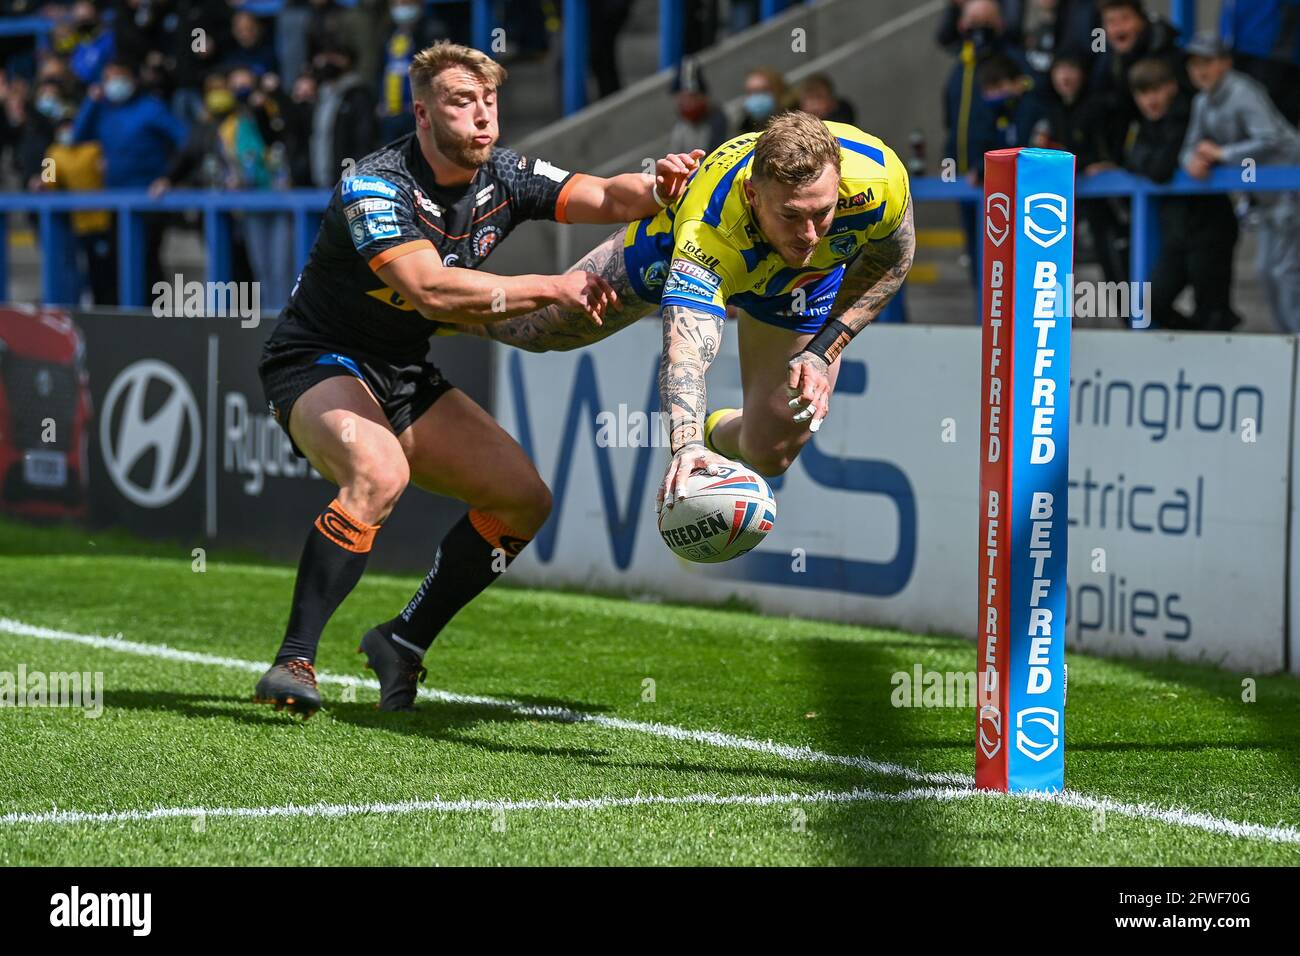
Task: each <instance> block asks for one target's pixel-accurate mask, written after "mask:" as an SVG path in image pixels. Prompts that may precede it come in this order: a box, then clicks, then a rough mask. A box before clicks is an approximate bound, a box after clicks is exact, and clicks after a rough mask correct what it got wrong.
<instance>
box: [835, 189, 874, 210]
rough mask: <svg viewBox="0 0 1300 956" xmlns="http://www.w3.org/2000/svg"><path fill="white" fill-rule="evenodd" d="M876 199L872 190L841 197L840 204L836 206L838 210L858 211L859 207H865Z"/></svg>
mask: <svg viewBox="0 0 1300 956" xmlns="http://www.w3.org/2000/svg"><path fill="white" fill-rule="evenodd" d="M873 198H874V197H873V196H872V193H871V190H870V189H868V190H867V191H866V192H864V193H854V194H853V195H852V196H841V197H840V200H839V202H837V203H836V204H835V206H836V208H838V209H857V208H858V207H859V206H865V205H866V204H867V203H869V202H871V200H872V199H873Z"/></svg>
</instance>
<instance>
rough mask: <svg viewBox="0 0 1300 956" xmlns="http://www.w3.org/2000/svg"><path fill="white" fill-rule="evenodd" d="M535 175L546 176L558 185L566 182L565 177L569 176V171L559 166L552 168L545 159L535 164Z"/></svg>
mask: <svg viewBox="0 0 1300 956" xmlns="http://www.w3.org/2000/svg"><path fill="white" fill-rule="evenodd" d="M533 175H534V176H545V177H546V178H547V179H553V180H555V181H556V182H557V183H562V182H564V177H565V176H567V175H569V171H568V170H567V169H561V168H560V167H559V166H552V165H551V164H550V163H548V162H547V161H546V160H544V159H539V160H536V161H534V163H533Z"/></svg>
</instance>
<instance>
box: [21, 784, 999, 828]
mask: <svg viewBox="0 0 1300 956" xmlns="http://www.w3.org/2000/svg"><path fill="white" fill-rule="evenodd" d="M976 796H981V794H980V792H979V791H976V790H962V789H960V788H957V787H924V788H917V789H913V790H903V791H900V792H898V793H890V792H888V791H879V790H866V789H863V788H855V789H853V790H841V791H836V790H819V791H817V792H815V793H756V794H748V793H728V794H718V793H690V794H684V795H680V796H665V795H662V794H640V793H638V794H637V795H636V796H633V797H572V798H556V799H552V800H465V799H462V800H439V799H434V800H402V801H398V802H396V803H313V804H305V805H301V806H299V805H296V804H288V805H286V806H278V807H155V808H154V809H152V810H108V811H102V812H93V811H84V810H49V811H45V812H41V813H6V814H3V815H0V826H13V825H17V824H38V823H55V824H73V823H132V822H135V821H138V820H164V819H171V818H173V817H197V816H207V817H254V818H264V817H348V816H359V815H362V814H371V813H373V814H402V813H480V812H485V811H498V810H500V811H503V812H509V811H513V810H605V809H609V808H612V807H654V806H714V807H723V806H750V807H771V806H782V805H785V804H817V803H866V802H874V803H906V802H908V801H912V800H960V799H963V798H966V797H976Z"/></svg>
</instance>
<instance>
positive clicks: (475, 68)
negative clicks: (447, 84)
mask: <svg viewBox="0 0 1300 956" xmlns="http://www.w3.org/2000/svg"><path fill="white" fill-rule="evenodd" d="M455 66H458V67H462V68H464V69H466V70H468V71H469V72H470V73H472V74H474V76H475V77H477V78H478V79H479V81H480V82H482V83H483V85H485V86H490V87H492V88H493V89H500V87H501V84H503V83H504V82H505V81H506V68H505V67H503V66H502V65H501V64H500V63H498V62H497V61H496V60H494V59H492V57H490V56H488V55H487V54H486V53H482V52H480V51H478V50H476V49H474V48H473V47H469V46H461V45H460V44H459V43H452V42H450V41H448V40H439V41H438V42H437V43H435V44H434V45H433V46H431V47H427V48H425V49H423V50H421V51H420V52H419V53H417V54H416V55H415V57H414V58H413V59H412V60H411V95H412V96H414V97H415V98H416V99H420V98H422V97H424V96H425V95H427V94H429V93H432V92H434V81H435V80H436V79H437V77H438V74H439V73H441V72H442V71H443V70H445V69H447V68H448V67H455Z"/></svg>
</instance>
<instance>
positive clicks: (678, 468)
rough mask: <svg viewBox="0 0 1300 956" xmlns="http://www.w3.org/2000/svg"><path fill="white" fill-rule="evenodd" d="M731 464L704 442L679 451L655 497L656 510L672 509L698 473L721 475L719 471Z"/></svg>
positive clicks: (694, 443) (669, 465) (691, 444)
mask: <svg viewBox="0 0 1300 956" xmlns="http://www.w3.org/2000/svg"><path fill="white" fill-rule="evenodd" d="M730 464H731V462H729V461H727V459H725V458H723V457H722V456H721V455H719V454H717V453H716V452H712V451H709V449H708V447H707V446H706V445H705V444H704V442H691V443H690V444H687V445H683V446H682V447H681V448H679V449H677V453H676V454H675V455H673V458H672V461H670V462H668V471H666V472H665V473H664V480H663V483H662V484H660V485H659V494H658V495H657V496H656V497H655V510H656V511H663V510H664V506H667V507H669V508H671V507H672V506H673V505H674V504H675V503H676V502H677V499H678V498H680V497H682V495H684V494H686V479H688V478H689V477H690V476H691V475H692V474H693V473H695V472H697V471H702V472H707V473H708V474H710V475H716V474H718V473H719V469H721V468H726V467H728V466H730Z"/></svg>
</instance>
